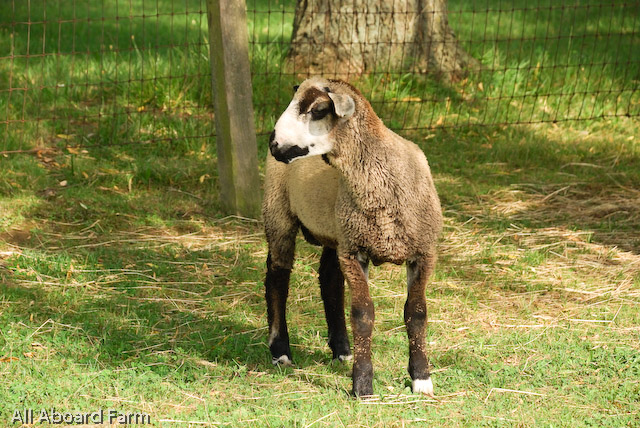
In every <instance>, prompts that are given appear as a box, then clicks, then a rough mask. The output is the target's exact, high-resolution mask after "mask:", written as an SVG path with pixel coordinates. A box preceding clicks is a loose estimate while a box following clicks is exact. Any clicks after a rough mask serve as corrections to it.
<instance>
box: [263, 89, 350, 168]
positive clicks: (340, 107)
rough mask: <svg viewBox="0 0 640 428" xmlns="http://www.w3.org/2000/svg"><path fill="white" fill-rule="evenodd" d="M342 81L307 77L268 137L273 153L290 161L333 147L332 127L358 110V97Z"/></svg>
mask: <svg viewBox="0 0 640 428" xmlns="http://www.w3.org/2000/svg"><path fill="white" fill-rule="evenodd" d="M345 87H346V85H344V84H343V83H342V82H337V81H330V80H326V79H320V78H311V79H307V80H305V81H304V82H302V84H301V85H300V86H297V87H295V88H294V89H295V94H294V96H293V100H291V103H289V106H288V107H287V109H286V110H285V111H284V113H282V116H280V118H279V119H278V121H277V122H276V126H275V129H274V131H273V132H272V133H271V138H270V140H269V149H270V150H271V154H272V155H273V157H275V158H276V159H277V160H279V161H281V162H285V163H289V162H291V161H293V160H295V159H300V158H303V157H307V156H314V155H323V154H326V153H329V152H330V151H331V150H332V149H333V145H334V140H333V138H332V135H331V134H332V131H333V129H334V128H335V127H336V126H338V125H340V124H341V123H344V122H345V121H346V120H348V119H349V118H350V117H351V116H352V115H353V113H354V112H355V107H356V104H355V101H354V100H353V97H352V96H351V95H349V94H348V93H345V89H344V88H345Z"/></svg>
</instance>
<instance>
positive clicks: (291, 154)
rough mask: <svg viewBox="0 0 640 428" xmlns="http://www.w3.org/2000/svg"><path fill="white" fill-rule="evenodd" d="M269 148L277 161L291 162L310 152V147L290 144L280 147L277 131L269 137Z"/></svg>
mask: <svg viewBox="0 0 640 428" xmlns="http://www.w3.org/2000/svg"><path fill="white" fill-rule="evenodd" d="M269 150H270V151H271V154H272V155H273V157H274V158H276V160H277V161H280V162H284V163H289V162H291V161H292V160H294V159H295V158H297V157H300V156H305V155H307V154H309V148H308V147H300V146H288V147H280V145H279V144H278V142H277V141H276V131H273V132H272V133H271V136H270V137H269Z"/></svg>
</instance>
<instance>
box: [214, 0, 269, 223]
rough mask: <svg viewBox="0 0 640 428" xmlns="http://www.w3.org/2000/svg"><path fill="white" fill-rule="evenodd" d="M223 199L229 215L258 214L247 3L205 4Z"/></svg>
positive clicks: (232, 0)
mask: <svg viewBox="0 0 640 428" xmlns="http://www.w3.org/2000/svg"><path fill="white" fill-rule="evenodd" d="M207 9H208V17H209V45H210V60H211V78H212V88H213V99H214V110H215V120H216V140H217V149H218V174H219V183H220V201H221V203H222V208H223V210H225V211H226V212H227V213H229V214H240V215H242V216H245V217H252V218H257V217H258V216H259V215H260V178H259V176H258V154H257V151H258V149H257V144H256V133H255V125H254V122H253V105H252V90H251V73H250V71H249V39H248V35H247V13H246V10H245V2H244V0H207Z"/></svg>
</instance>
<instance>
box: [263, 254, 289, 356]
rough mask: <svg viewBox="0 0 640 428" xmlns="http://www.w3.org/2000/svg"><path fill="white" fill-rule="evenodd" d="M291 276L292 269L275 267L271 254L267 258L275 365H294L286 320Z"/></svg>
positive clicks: (270, 346)
mask: <svg viewBox="0 0 640 428" xmlns="http://www.w3.org/2000/svg"><path fill="white" fill-rule="evenodd" d="M290 276H291V269H289V268H283V267H279V266H277V265H275V263H274V262H273V260H272V257H271V253H269V256H268V257H267V277H266V278H265V281H264V285H265V289H266V293H265V298H266V300H267V318H268V322H269V350H271V356H272V363H273V364H282V365H292V364H293V363H292V359H291V349H290V347H289V332H288V330H287V320H286V305H287V297H288V295H289V278H290Z"/></svg>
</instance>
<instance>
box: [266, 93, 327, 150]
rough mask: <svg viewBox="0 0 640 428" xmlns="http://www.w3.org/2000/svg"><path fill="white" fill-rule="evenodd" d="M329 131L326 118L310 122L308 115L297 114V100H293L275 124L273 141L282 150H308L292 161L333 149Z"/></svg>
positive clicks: (309, 115)
mask: <svg viewBox="0 0 640 428" xmlns="http://www.w3.org/2000/svg"><path fill="white" fill-rule="evenodd" d="M330 131H331V123H330V119H329V117H328V116H327V118H324V119H320V120H312V119H311V114H310V113H302V114H300V113H299V111H298V100H295V99H294V100H293V101H291V103H290V104H289V106H288V107H287V109H286V110H285V111H284V113H282V116H280V118H279V119H278V122H276V126H275V141H276V142H277V143H278V147H279V148H281V149H283V150H286V149H287V148H289V147H293V146H297V147H300V148H301V149H307V150H308V153H306V154H305V155H302V156H298V157H296V158H293V159H291V160H292V161H293V160H295V159H302V158H305V157H308V156H315V155H323V154H325V153H329V152H330V151H331V149H332V148H333V142H332V141H331V140H330V138H329V132H330Z"/></svg>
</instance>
